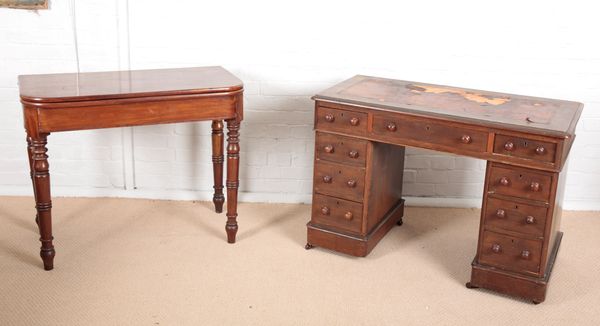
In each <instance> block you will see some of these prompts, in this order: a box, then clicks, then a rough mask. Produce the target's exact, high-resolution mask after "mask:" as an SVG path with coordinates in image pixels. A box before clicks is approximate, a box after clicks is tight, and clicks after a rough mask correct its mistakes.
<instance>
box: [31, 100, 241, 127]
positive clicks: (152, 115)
mask: <svg viewBox="0 0 600 326" xmlns="http://www.w3.org/2000/svg"><path fill="white" fill-rule="evenodd" d="M236 107H237V99H236V96H212V97H197V98H192V99H189V98H188V99H166V100H165V99H157V100H154V101H144V102H129V103H113V104H99V105H92V106H89V103H85V102H82V106H73V103H69V106H68V107H64V108H61V107H58V108H47V109H46V108H34V110H37V115H38V130H39V132H44V133H50V132H55V131H69V130H84V129H101V128H114V127H128V126H141V125H152V124H162V123H175V122H186V121H200V120H220V119H233V118H240V119H241V117H238V116H237V110H236Z"/></svg>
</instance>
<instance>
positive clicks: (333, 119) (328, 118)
mask: <svg viewBox="0 0 600 326" xmlns="http://www.w3.org/2000/svg"><path fill="white" fill-rule="evenodd" d="M325 121H327V122H334V121H335V117H334V116H333V114H331V113H327V114H326V115H325Z"/></svg>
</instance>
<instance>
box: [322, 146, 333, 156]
mask: <svg viewBox="0 0 600 326" xmlns="http://www.w3.org/2000/svg"><path fill="white" fill-rule="evenodd" d="M323 150H325V153H330V154H331V153H333V150H334V148H333V146H332V145H327V146H325V147H323Z"/></svg>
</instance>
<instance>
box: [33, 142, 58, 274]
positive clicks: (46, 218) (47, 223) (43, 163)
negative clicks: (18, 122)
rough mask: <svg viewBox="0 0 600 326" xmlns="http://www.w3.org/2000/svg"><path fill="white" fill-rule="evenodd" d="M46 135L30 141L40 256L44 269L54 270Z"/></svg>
mask: <svg viewBox="0 0 600 326" xmlns="http://www.w3.org/2000/svg"><path fill="white" fill-rule="evenodd" d="M47 136H48V134H39V135H38V136H37V137H33V138H32V139H31V145H32V146H31V147H32V166H33V186H34V188H35V191H34V193H35V201H36V206H35V207H36V209H37V217H38V221H39V223H38V226H39V229H40V241H41V243H42V247H41V249H40V256H41V257H42V260H43V261H44V269H45V270H47V271H49V270H51V269H52V268H54V255H55V254H56V252H55V251H54V245H53V244H52V240H53V239H54V238H53V237H52V212H51V210H52V200H51V195H50V172H49V165H48V155H46V152H48V149H47V148H46V144H47V140H46V139H47Z"/></svg>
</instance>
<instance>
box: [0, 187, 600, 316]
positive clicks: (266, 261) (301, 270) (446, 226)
mask: <svg viewBox="0 0 600 326" xmlns="http://www.w3.org/2000/svg"><path fill="white" fill-rule="evenodd" d="M239 213H240V217H239V221H240V231H239V233H238V243H236V244H235V245H230V244H227V243H226V241H225V232H224V223H225V216H224V215H223V214H220V215H218V214H215V213H214V212H212V206H211V204H210V203H207V202H195V203H192V202H181V201H155V200H133V199H105V198H101V199H84V198H80V199H73V198H57V199H55V200H54V216H55V220H54V235H55V238H56V240H55V245H56V249H57V256H56V261H55V269H54V270H53V271H51V272H45V271H43V269H42V265H41V261H40V259H39V256H38V248H39V243H38V241H37V238H38V235H37V234H36V233H37V229H36V226H35V224H34V221H33V218H34V209H33V202H32V199H31V198H23V197H0V221H1V222H2V227H1V228H0V230H1V232H0V325H474V324H480V325H481V324H484V325H525V324H527V325H598V324H600V269H599V266H600V250H599V245H600V242H599V240H598V239H600V212H596V213H590V212H567V213H566V214H565V216H564V217H563V230H564V232H565V237H564V239H563V244H562V247H561V249H560V252H559V256H558V261H557V265H556V267H555V269H554V274H553V275H552V279H551V283H550V289H549V292H548V296H547V299H546V302H544V303H542V304H540V305H537V306H536V305H532V304H529V303H526V302H524V301H521V300H518V299H513V298H508V297H505V296H502V295H498V294H494V293H491V292H488V291H485V290H469V289H467V288H465V286H464V283H465V282H466V281H468V279H469V275H470V263H471V260H472V259H473V255H474V252H475V245H476V237H477V231H478V221H479V211H478V210H475V209H433V208H408V209H407V210H406V213H405V223H404V225H403V226H402V227H395V228H394V229H392V231H391V232H390V233H389V234H388V235H387V236H386V237H385V238H384V239H383V240H382V241H381V242H380V243H379V245H378V246H377V247H376V248H375V250H374V251H373V252H372V253H371V254H370V255H369V256H368V257H367V258H353V257H349V256H344V255H340V254H336V253H333V252H329V251H326V250H323V249H319V248H315V249H313V250H310V251H306V250H304V244H305V242H306V228H305V223H306V222H307V221H308V219H309V206H307V205H284V204H241V205H240V209H239Z"/></svg>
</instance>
